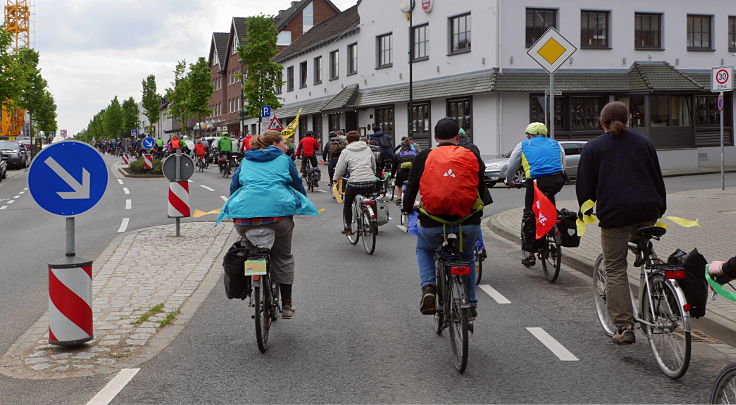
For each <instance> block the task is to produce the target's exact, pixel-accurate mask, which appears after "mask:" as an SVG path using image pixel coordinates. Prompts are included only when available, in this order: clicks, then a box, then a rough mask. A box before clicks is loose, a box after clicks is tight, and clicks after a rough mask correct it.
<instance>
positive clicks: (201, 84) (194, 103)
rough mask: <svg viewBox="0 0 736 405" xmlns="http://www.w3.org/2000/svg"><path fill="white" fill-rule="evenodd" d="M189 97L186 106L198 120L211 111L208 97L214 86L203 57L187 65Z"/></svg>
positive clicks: (208, 67) (210, 95)
mask: <svg viewBox="0 0 736 405" xmlns="http://www.w3.org/2000/svg"><path fill="white" fill-rule="evenodd" d="M187 78H188V80H189V83H190V85H189V98H188V102H187V107H188V109H189V113H190V114H191V115H192V117H194V118H196V119H197V121H198V122H201V121H202V120H204V118H205V117H206V116H208V115H210V114H211V113H212V109H211V108H210V106H209V102H210V97H212V93H214V92H215V86H213V85H212V79H211V77H210V66H209V64H208V63H207V60H206V59H205V58H203V57H200V58H199V59H197V63H195V64H192V65H189V74H188V75H187Z"/></svg>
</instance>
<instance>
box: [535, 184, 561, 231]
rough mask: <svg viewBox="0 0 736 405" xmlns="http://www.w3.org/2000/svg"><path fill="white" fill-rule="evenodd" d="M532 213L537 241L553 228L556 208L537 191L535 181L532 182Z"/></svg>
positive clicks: (555, 219)
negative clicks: (535, 225)
mask: <svg viewBox="0 0 736 405" xmlns="http://www.w3.org/2000/svg"><path fill="white" fill-rule="evenodd" d="M532 211H534V219H536V224H537V235H536V236H537V239H540V238H542V237H544V235H546V234H547V232H549V231H550V230H552V228H554V226H555V222H556V221H557V208H555V205H554V204H552V201H550V200H549V198H547V196H546V195H544V193H543V192H541V191H540V190H539V187H537V182H536V181H535V182H534V203H533V204H532Z"/></svg>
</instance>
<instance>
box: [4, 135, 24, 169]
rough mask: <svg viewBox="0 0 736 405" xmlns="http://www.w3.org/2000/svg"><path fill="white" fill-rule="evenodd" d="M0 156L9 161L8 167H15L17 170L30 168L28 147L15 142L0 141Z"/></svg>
mask: <svg viewBox="0 0 736 405" xmlns="http://www.w3.org/2000/svg"><path fill="white" fill-rule="evenodd" d="M0 155H2V157H3V159H5V160H7V163H8V166H10V165H13V166H14V167H15V168H17V169H24V168H26V167H28V164H29V163H30V160H31V154H30V151H29V150H28V149H26V146H25V145H21V144H19V143H18V142H15V141H0Z"/></svg>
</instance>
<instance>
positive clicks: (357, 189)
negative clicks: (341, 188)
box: [342, 183, 376, 226]
mask: <svg viewBox="0 0 736 405" xmlns="http://www.w3.org/2000/svg"><path fill="white" fill-rule="evenodd" d="M375 186H376V185H375V183H371V184H368V185H365V186H355V185H352V184H350V183H348V186H347V187H346V188H345V198H344V199H343V202H342V204H343V206H342V217H343V219H344V221H345V226H350V224H351V223H352V222H353V201H355V197H356V196H357V195H358V194H360V195H362V196H367V195H368V194H370V193H372V192H373V190H374V189H375Z"/></svg>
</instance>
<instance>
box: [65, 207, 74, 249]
mask: <svg viewBox="0 0 736 405" xmlns="http://www.w3.org/2000/svg"><path fill="white" fill-rule="evenodd" d="M74 254H75V253H74V217H67V218H66V255H67V257H71V256H74Z"/></svg>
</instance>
